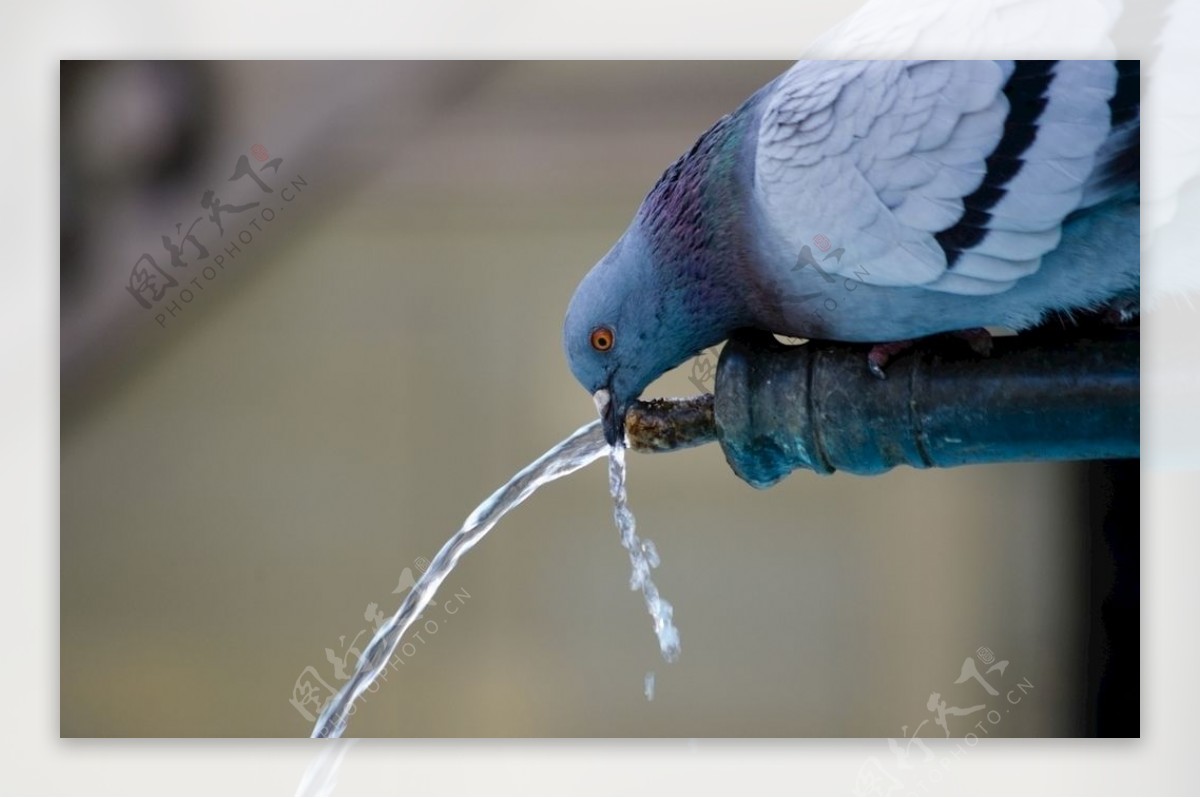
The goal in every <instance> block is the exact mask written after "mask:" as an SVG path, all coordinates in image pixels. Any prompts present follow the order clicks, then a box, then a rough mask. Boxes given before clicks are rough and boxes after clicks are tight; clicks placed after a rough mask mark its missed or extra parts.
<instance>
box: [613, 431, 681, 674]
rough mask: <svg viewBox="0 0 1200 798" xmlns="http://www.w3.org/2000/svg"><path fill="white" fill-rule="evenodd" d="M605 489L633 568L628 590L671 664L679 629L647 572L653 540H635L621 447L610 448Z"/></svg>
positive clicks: (653, 560)
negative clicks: (638, 598)
mask: <svg viewBox="0 0 1200 798" xmlns="http://www.w3.org/2000/svg"><path fill="white" fill-rule="evenodd" d="M608 490H609V492H610V493H611V494H612V497H613V520H614V521H616V522H617V529H618V530H620V532H621V545H622V546H624V547H625V550H626V551H628V552H629V563H630V565H632V566H633V573H632V574H631V575H630V577H629V587H630V588H631V589H632V590H641V591H642V596H643V597H644V598H645V599H646V609H647V610H648V611H649V612H650V617H651V618H652V619H654V634H656V635H658V647H659V649H660V650H661V651H662V655H663V659H665V660H666V661H667V662H674V661H675V660H677V659H679V630H678V629H676V628H675V624H674V623H673V622H672V620H671V616H672V615H673V614H674V610H673V609H672V607H671V604H670V602H668V601H667V600H666V599H664V598H663V597H662V596H660V595H659V594H658V587H657V586H656V585H655V584H654V580H653V579H651V578H650V570H651V569H653V568H657V567H658V564H659V559H658V550H657V549H656V548H654V541H651V540H641V539H640V538H639V537H638V535H637V522H636V521H635V520H634V518H633V513H632V512H631V511H630V509H629V498H628V496H627V495H626V493H625V447H624V446H614V447H612V448H611V449H610V450H609V452H608Z"/></svg>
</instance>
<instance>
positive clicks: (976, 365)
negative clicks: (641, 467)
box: [626, 331, 1139, 488]
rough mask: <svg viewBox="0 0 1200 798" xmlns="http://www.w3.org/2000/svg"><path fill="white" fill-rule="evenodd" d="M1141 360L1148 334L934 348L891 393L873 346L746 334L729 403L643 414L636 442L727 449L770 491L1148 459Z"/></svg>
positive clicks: (720, 376)
mask: <svg viewBox="0 0 1200 798" xmlns="http://www.w3.org/2000/svg"><path fill="white" fill-rule="evenodd" d="M1138 361H1139V339H1138V336H1137V334H1136V333H1133V334H1129V333H1127V332H1121V331H1115V332H1113V333H1111V334H1107V333H1106V334H1105V335H1103V336H1101V337H1088V338H1079V339H1076V340H1070V341H1064V340H1055V339H1053V338H1051V337H1046V336H1015V337H1009V338H999V339H996V341H995V343H994V348H993V352H992V354H991V355H990V356H988V357H980V356H979V355H976V354H974V353H971V352H969V351H966V349H965V347H961V348H955V347H953V346H949V345H944V344H937V343H928V342H922V343H921V344H920V345H919V346H918V347H916V348H914V349H913V350H910V351H909V352H906V353H903V354H901V355H899V356H897V357H895V358H894V359H893V360H892V361H891V362H890V363H889V364H888V367H887V379H886V380H880V379H878V378H876V377H874V376H873V375H872V374H870V372H868V370H867V367H866V349H865V348H864V347H861V346H854V345H847V344H834V343H824V342H822V343H817V342H810V343H808V344H804V345H802V346H785V345H783V344H779V343H778V342H776V341H775V339H774V338H773V337H771V336H769V335H764V334H746V335H740V336H737V337H735V338H733V339H731V340H730V341H729V343H728V344H726V346H725V349H724V351H723V352H722V353H721V359H720V361H719V363H718V365H717V382H716V390H715V397H708V396H707V395H706V396H703V397H696V398H693V399H690V400H684V401H685V404H673V403H671V402H669V401H666V400H657V401H656V402H652V403H638V404H636V405H635V406H634V408H633V409H632V411H631V412H630V414H629V418H628V419H627V424H626V431H627V434H628V440H629V444H630V446H631V448H634V449H636V450H638V451H668V450H670V449H674V448H680V447H682V446H694V445H698V444H701V443H706V442H708V441H710V440H712V439H714V438H715V439H717V440H719V441H720V443H721V448H722V449H723V450H724V452H725V458H726V460H727V461H728V462H729V465H730V467H731V468H732V469H733V471H734V473H735V474H737V475H738V476H739V477H740V478H742V479H743V480H745V481H746V482H748V483H749V484H751V485H753V486H755V487H757V488H765V487H769V486H771V485H773V484H775V483H776V482H778V481H779V480H780V479H782V478H783V477H785V476H787V475H788V474H789V473H791V472H792V471H794V470H796V469H797V468H806V469H809V470H812V471H816V472H818V473H825V474H828V473H832V472H833V471H835V470H836V471H846V472H849V473H853V474H879V473H882V472H884V471H887V470H889V469H891V468H894V467H895V466H897V465H909V466H913V467H915V468H931V467H937V468H949V467H952V466H957V465H967V464H972V463H999V462H1012V461H1032V460H1090V459H1097V458H1109V457H1137V456H1138V453H1139V422H1138V414H1139V396H1138V388H1139V381H1138ZM710 406H711V414H710V412H709V411H708V409H707V408H708V407H710ZM710 417H711V422H709V421H708V419H709V418H710Z"/></svg>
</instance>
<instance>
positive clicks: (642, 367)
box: [563, 117, 748, 445]
mask: <svg viewBox="0 0 1200 798" xmlns="http://www.w3.org/2000/svg"><path fill="white" fill-rule="evenodd" d="M739 130H740V124H739V122H738V120H736V119H735V118H732V117H725V118H724V119H722V120H721V121H719V122H718V123H717V124H716V125H714V126H713V127H712V129H710V130H709V131H708V132H707V133H705V134H704V135H703V136H701V138H700V140H699V141H697V142H696V145H695V146H694V147H693V148H692V149H691V151H690V152H688V153H687V154H686V155H684V156H682V157H681V158H679V160H677V161H676V162H675V163H674V164H673V165H672V166H671V167H670V168H669V169H667V171H666V172H665V173H664V174H663V176H662V177H661V178H659V181H658V183H657V184H656V185H655V186H654V188H653V189H651V191H650V193H649V194H648V195H647V196H646V199H645V200H644V201H643V202H642V205H641V207H640V208H639V209H638V212H637V214H636V215H635V216H634V220H633V223H632V224H631V225H630V226H629V229H627V230H626V231H625V234H624V235H623V236H621V238H620V239H619V240H618V241H617V243H616V244H615V245H614V246H613V248H612V249H611V250H609V252H608V254H607V255H605V256H604V257H603V258H601V259H600V262H599V263H597V264H596V265H595V266H594V267H592V270H591V271H590V272H588V274H587V276H586V277H584V278H583V281H582V282H581V283H580V284H579V287H578V288H577V289H576V291H575V296H574V297H572V299H571V303H570V305H569V306H568V308H567V317H566V321H565V323H564V325H563V348H564V349H565V350H566V353H567V362H568V364H569V365H570V367H571V371H572V372H573V373H574V374H575V378H576V379H577V380H579V382H580V383H581V384H582V385H583V387H584V388H585V389H586V390H587V391H588V393H590V394H591V395H592V398H593V399H594V400H595V401H596V407H597V409H598V410H599V411H600V415H601V416H602V417H603V419H604V432H605V437H606V438H607V439H608V442H609V444H611V445H616V444H617V443H618V442H619V441H623V440H624V438H625V434H624V427H625V413H626V411H627V410H628V409H629V406H630V404H632V403H633V401H634V400H635V399H637V398H638V397H639V396H640V395H641V393H642V391H643V390H645V388H646V386H647V385H649V384H650V383H651V382H653V381H654V380H655V379H657V378H658V377H659V376H660V375H661V374H663V373H664V372H666V371H669V370H670V369H673V368H675V367H676V366H678V365H679V364H680V363H682V362H683V361H684V360H686V359H687V358H689V357H691V356H692V355H694V354H696V353H698V352H700V351H701V350H703V349H704V348H706V347H709V346H712V345H713V344H716V343H719V342H720V341H723V340H724V339H725V338H727V337H729V333H730V332H732V330H733V329H735V328H736V327H739V326H744V324H745V323H746V321H747V318H748V317H747V314H746V313H745V306H744V300H745V290H744V280H741V279H740V277H739V275H741V274H742V273H743V272H744V256H743V250H742V247H741V239H742V236H741V232H740V225H739V222H740V219H739V214H738V212H737V210H736V209H737V205H738V203H737V200H738V190H737V187H736V182H737V181H736V175H735V173H734V165H735V163H736V160H735V159H734V158H733V157H732V154H733V153H734V152H736V150H737V147H738V141H739V138H738V135H737V133H738V131H739Z"/></svg>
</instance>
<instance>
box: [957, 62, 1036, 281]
mask: <svg viewBox="0 0 1200 798" xmlns="http://www.w3.org/2000/svg"><path fill="white" fill-rule="evenodd" d="M1056 63H1058V62H1057V61H1018V62H1017V63H1016V66H1015V68H1014V69H1013V73H1012V75H1011V76H1010V77H1009V79H1008V82H1007V83H1005V84H1004V96H1005V97H1007V98H1008V105H1009V111H1008V117H1007V118H1006V119H1005V120H1004V133H1003V135H1001V137H1000V141H999V142H998V143H997V144H996V148H995V149H994V150H992V152H991V154H990V155H988V157H987V160H986V161H985V166H986V168H987V172H986V174H985V175H984V177H983V182H982V183H981V184H980V186H979V188H977V189H976V190H975V191H974V192H972V193H971V194H969V195H967V196H966V197H964V198H963V214H962V216H961V217H960V218H959V220H958V221H957V222H955V223H954V224H953V225H952V226H950V227H947V228H946V229H945V230H942V231H941V232H940V233H936V234H935V235H934V238H935V239H937V242H938V244H939V245H940V246H941V248H942V251H943V252H945V253H946V265H947V267H948V268H954V264H955V263H956V262H957V261H958V259H959V257H960V256H961V255H962V253H963V251H964V250H967V249H971V248H972V247H975V246H978V245H979V243H980V242H981V241H983V238H984V236H986V235H987V224H988V222H989V221H991V218H992V215H991V214H990V213H989V211H990V210H991V209H992V208H993V207H995V205H996V203H997V202H999V201H1000V200H1001V198H1003V197H1004V194H1005V192H1006V191H1007V189H1006V188H1005V186H1007V185H1008V183H1009V181H1010V180H1012V179H1013V178H1014V177H1015V176H1016V175H1017V173H1018V172H1020V171H1021V167H1022V166H1023V165H1024V163H1025V162H1024V161H1023V160H1021V156H1022V155H1023V154H1024V153H1025V151H1026V150H1028V149H1029V148H1030V146H1032V145H1033V142H1034V140H1035V139H1036V138H1037V122H1038V118H1039V117H1041V115H1042V111H1044V110H1045V109H1046V95H1047V93H1048V92H1049V90H1050V83H1051V81H1052V80H1053V78H1054V65H1055V64H1056Z"/></svg>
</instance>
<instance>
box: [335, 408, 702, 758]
mask: <svg viewBox="0 0 1200 798" xmlns="http://www.w3.org/2000/svg"><path fill="white" fill-rule="evenodd" d="M606 453H607V454H609V488H610V491H611V492H612V495H613V500H614V505H615V509H614V511H613V517H614V518H615V519H616V522H617V527H618V529H620V532H621V543H622V544H623V545H624V546H625V548H626V549H627V550H628V551H629V559H630V562H631V563H633V577H632V578H631V580H630V587H631V588H633V589H634V590H637V589H639V588H640V589H641V591H642V594H643V595H644V596H645V598H646V607H647V608H648V609H649V610H650V614H651V616H652V617H653V618H654V631H655V633H656V634H657V635H658V640H659V647H660V648H661V649H662V653H663V657H664V658H666V660H667V661H668V662H673V661H674V660H675V658H676V657H678V656H679V632H678V631H677V630H676V629H675V626H674V625H673V624H672V623H671V613H672V610H671V605H670V604H668V603H667V602H666V601H663V599H662V598H661V597H659V595H658V588H656V587H655V586H654V582H653V580H651V579H650V569H651V568H655V567H657V566H658V563H659V560H658V552H656V551H655V550H654V544H653V543H651V542H650V541H648V540H647V541H644V542H643V541H641V540H639V539H638V536H637V533H636V532H635V526H634V519H633V513H632V512H630V510H629V506H628V503H627V500H626V495H625V448H624V447H623V446H617V447H615V448H614V447H609V445H608V444H607V443H606V442H605V440H604V434H603V432H602V430H601V425H600V422H599V421H593V422H592V423H591V424H588V425H586V426H583V427H580V428H579V429H577V430H576V431H575V432H574V433H573V434H572V435H571V436H570V437H568V438H567V439H566V440H564V441H563V442H562V443H560V444H558V445H557V446H555V447H554V448H553V449H551V450H550V451H548V452H546V453H545V454H544V455H542V456H541V457H539V458H538V459H537V460H534V461H533V462H532V463H530V464H529V465H528V466H526V467H525V468H524V469H523V470H521V471H520V472H518V473H517V475H516V476H514V477H513V478H512V479H511V480H509V481H508V483H507V484H505V485H504V486H503V487H502V488H500V489H499V490H497V491H496V492H495V493H493V494H492V495H491V496H490V497H488V499H487V501H485V502H484V503H483V504H481V505H479V506H478V507H476V508H475V512H473V513H471V515H470V517H469V518H467V520H466V521H465V522H463V525H462V528H461V529H459V530H458V531H457V532H455V533H454V534H453V535H452V536H451V537H450V539H449V540H447V541H446V544H445V545H444V546H442V549H441V551H439V552H438V553H437V556H436V557H434V558H433V561H432V562H430V563H429V567H428V568H427V569H426V571H425V573H424V574H422V575H421V578H420V579H419V580H418V581H417V583H416V584H415V585H413V586H412V589H411V590H409V591H408V595H407V596H405V598H404V602H403V603H402V604H401V605H400V608H399V609H398V610H396V614H395V615H393V616H392V617H391V618H389V619H388V620H387V621H386V622H385V623H384V624H383V625H382V626H380V627H379V630H378V631H377V632H376V633H375V637H373V638H372V639H371V642H370V644H369V645H368V646H367V647H366V649H365V650H364V651H363V653H362V656H361V657H360V658H359V660H358V665H357V667H356V669H355V671H354V675H353V676H351V677H350V679H349V680H347V681H346V683H345V684H344V685H342V689H341V690H339V691H338V693H337V695H335V696H334V697H333V698H331V699H330V700H329V702H328V703H327V704H326V705H325V708H324V709H323V710H322V711H321V715H320V717H318V718H317V722H316V725H315V726H314V727H313V731H312V736H313V737H341V736H342V734H343V733H344V732H345V731H346V724H347V722H348V721H349V719H350V713H351V711H352V710H353V709H354V702H355V701H357V700H358V697H359V696H361V695H362V694H363V693H364V692H366V690H367V688H368V687H370V686H371V684H372V683H374V682H375V680H376V679H378V678H379V675H380V674H381V673H382V672H383V671H384V669H385V668H386V667H387V664H388V662H389V661H390V660H391V658H392V656H393V655H394V654H395V653H396V648H397V646H399V645H400V641H401V640H402V639H403V637H404V633H405V632H406V631H408V628H409V627H410V626H412V624H413V622H414V621H416V619H417V618H418V617H419V616H420V615H421V613H422V612H423V611H424V610H425V608H426V607H427V606H428V605H429V603H430V601H432V599H433V596H434V594H435V593H436V592H437V589H438V588H439V587H440V586H441V584H442V582H444V581H445V579H446V577H447V576H449V575H450V572H451V571H452V570H454V567H455V566H456V565H457V564H458V561H459V560H460V559H461V558H462V556H463V555H464V554H466V553H467V552H468V551H470V550H471V549H472V548H474V547H475V545H476V544H477V543H479V541H481V540H482V539H483V537H484V535H486V534H487V533H488V532H489V531H490V530H491V528H492V527H494V526H495V525H496V522H498V521H499V520H500V519H501V518H503V517H504V515H505V514H506V513H507V512H508V511H509V510H511V509H513V508H514V507H516V506H517V505H518V504H520V503H521V502H523V501H525V499H527V498H529V496H530V494H532V493H533V492H534V491H535V490H537V489H538V488H540V487H541V486H542V485H545V484H547V483H549V482H553V481H554V480H556V479H559V478H561V477H565V476H567V475H568V474H573V473H574V472H576V471H578V470H579V469H581V468H583V467H584V466H586V465H588V464H590V463H593V462H595V461H596V460H599V459H600V458H601V457H603V456H604V455H605V454H606Z"/></svg>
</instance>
